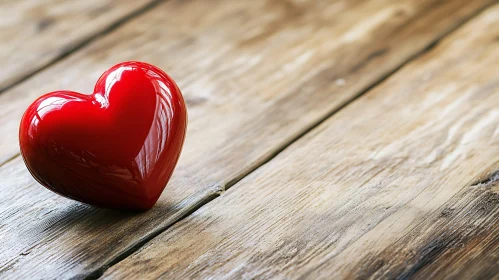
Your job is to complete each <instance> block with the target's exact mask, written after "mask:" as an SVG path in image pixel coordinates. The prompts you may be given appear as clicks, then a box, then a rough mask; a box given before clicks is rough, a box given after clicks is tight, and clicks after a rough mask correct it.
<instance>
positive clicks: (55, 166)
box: [19, 62, 187, 209]
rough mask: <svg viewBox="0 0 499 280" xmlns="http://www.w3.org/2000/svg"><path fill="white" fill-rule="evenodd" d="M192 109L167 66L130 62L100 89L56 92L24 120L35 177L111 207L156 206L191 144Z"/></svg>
mask: <svg viewBox="0 0 499 280" xmlns="http://www.w3.org/2000/svg"><path fill="white" fill-rule="evenodd" d="M186 126H187V111H186V108H185V104H184V100H183V98H182V94H181V93H180V90H179V88H178V87H177V85H176V84H175V82H174V81H173V80H172V79H171V78H170V77H169V76H168V75H167V74H165V73H164V72H163V71H161V70H160V69H159V68H157V67H155V66H152V65H150V64H146V63H142V62H125V63H121V64H118V65H116V66H114V67H112V68H111V69H109V70H107V71H106V72H105V73H104V74H103V75H102V76H101V77H100V78H99V80H98V81H97V84H96V85H95V89H94V93H93V94H91V95H84V94H80V93H76V92H70V91H56V92H52V93H48V94H46V95H44V96H42V97H40V98H38V99H37V100H36V101H35V102H33V104H31V105H30V106H29V107H28V109H27V110H26V112H25V113H24V116H23V118H22V120H21V127H20V131H19V142H20V146H21V154H22V156H23V158H24V162H25V163H26V166H27V167H28V169H29V171H30V172H31V174H32V175H33V177H35V179H36V180H37V181H38V182H39V183H40V184H42V185H43V186H45V187H47V188H48V189H50V190H52V191H54V192H56V193H58V194H61V195H63V196H66V197H69V198H72V199H75V200H78V201H81V202H84V203H88V204H92V205H96V206H101V207H108V208H118V209H149V208H151V207H152V206H153V205H154V204H155V203H156V201H157V200H158V199H159V197H160V195H161V193H162V192H163V189H164V188H165V186H166V184H167V183H168V180H169V179H170V176H171V175H172V173H173V169H174V168H175V165H176V164H177V161H178V158H179V156H180V151H181V150H182V145H183V142H184V137H185V131H186Z"/></svg>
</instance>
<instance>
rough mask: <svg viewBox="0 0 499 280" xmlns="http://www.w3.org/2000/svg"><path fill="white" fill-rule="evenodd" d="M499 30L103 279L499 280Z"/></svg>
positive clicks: (472, 30) (432, 63)
mask: <svg viewBox="0 0 499 280" xmlns="http://www.w3.org/2000/svg"><path fill="white" fill-rule="evenodd" d="M498 25H499V5H498V6H495V7H494V8H493V9H491V10H489V11H487V12H486V13H484V14H481V15H480V16H479V18H477V19H475V20H473V22H472V23H470V24H468V25H466V26H465V27H463V28H462V29H460V30H458V32H456V33H454V34H453V35H452V36H450V37H449V38H448V39H446V40H444V41H443V42H442V43H441V44H439V45H438V46H437V47H436V48H435V49H433V50H432V51H430V52H429V53H427V54H426V55H424V56H423V57H421V58H420V59H417V60H416V61H414V62H412V63H410V64H408V65H407V66H406V67H404V68H403V69H402V70H401V71H399V72H398V73H396V74H395V75H393V76H392V77H390V78H389V79H388V80H387V81H386V82H384V83H382V84H381V85H380V86H379V87H376V88H375V89H374V90H372V91H370V92H369V93H367V94H366V95H364V96H363V97H361V98H360V99H358V100H357V101H355V102H353V103H352V104H350V105H349V106H348V107H346V108H345V109H344V110H341V111H340V112H339V113H337V114H335V115H334V116H333V117H331V118H329V119H328V120H327V121H326V122H324V123H322V124H321V125H320V126H318V127H317V128H316V129H314V130H313V131H312V132H311V133H308V134H307V135H305V136H304V137H302V138H301V139H300V140H298V141H297V142H295V143H294V144H292V145H291V146H290V147H289V148H288V149H286V150H284V151H283V152H282V153H280V154H279V155H278V156H277V157H275V158H274V159H273V160H271V161H270V162H268V163H267V164H266V165H264V166H262V167H261V168H259V169H257V170H256V171H255V172H253V173H252V174H250V175H248V176H247V177H245V178H243V179H242V180H241V181H240V182H239V183H237V184H236V185H235V186H233V187H232V188H230V189H229V190H227V191H226V192H225V193H224V194H223V195H222V196H221V197H220V198H217V199H215V200H213V201H211V202H210V203H208V204H207V205H205V206H203V207H202V208H200V209H199V210H198V211H196V212H195V213H193V214H192V215H191V216H189V217H187V218H186V219H184V220H182V221H180V222H179V223H177V224H175V225H174V226H173V227H171V228H170V229H168V230H167V231H165V232H164V233H163V234H161V235H160V236H158V237H157V238H155V239H153V240H152V241H151V242H149V243H148V244H146V245H145V246H144V247H142V248H141V249H140V250H139V251H137V252H136V253H134V254H132V255H131V256H130V257H128V258H127V259H125V260H123V261H122V262H120V263H118V264H117V265H115V266H113V267H111V268H110V269H109V270H108V271H107V272H106V274H104V277H103V278H105V279H133V278H136V277H139V276H140V277H141V278H145V279H155V278H156V277H161V278H164V279H200V278H208V277H209V278H213V279H219V278H231V279H232V278H233V279H241V278H244V279H254V278H257V279H274V278H275V279H295V278H300V279H301V278H308V279H319V278H320V279H341V278H349V277H352V278H354V277H355V278H356V277H358V278H361V279H362V278H365V277H368V276H375V277H374V278H377V277H376V276H385V277H387V278H390V279H395V278H397V279H398V278H400V279H406V277H409V276H421V277H420V278H421V279H433V276H435V278H436V279H440V277H442V276H452V275H455V274H452V275H447V274H446V273H447V272H452V271H453V269H455V268H458V269H457V270H456V271H455V272H456V273H461V274H458V275H459V276H463V275H468V276H484V275H485V276H492V275H495V274H496V273H498V272H499V267H498V266H497V259H498V257H497V252H498V251H497V246H498V242H497V239H496V238H497V228H496V226H497V225H498V216H499V198H498V197H499V194H498V188H497V186H495V184H497V182H498V178H499V176H498V175H497V171H496V172H491V170H496V169H495V168H499V164H498V159H497V157H496V156H494V155H497V154H499V125H498V124H499V110H498V109H497V108H498V107H499V77H498V76H497V73H498V72H499V48H498V45H499V41H498V40H497V38H499V29H498V28H496V27H497V26H498ZM481 173H484V174H492V175H489V176H488V179H482V180H478V183H477V182H475V183H471V184H469V182H473V181H475V180H474V178H475V177H476V176H477V175H479V174H481ZM485 178H487V176H485ZM480 182H481V183H480ZM470 185H471V186H470ZM438 215H440V217H438ZM415 227H416V230H413V228H415ZM397 240H398V242H397ZM393 244H394V245H393ZM385 249H386V250H385ZM468 264H469V265H470V266H465V265H468ZM425 266H427V267H425ZM470 270H472V271H470ZM417 271H421V272H420V274H414V273H412V272H417ZM477 272H478V273H483V274H475V273H477ZM463 273H469V274H463ZM428 277H430V278H428ZM465 278H466V277H465Z"/></svg>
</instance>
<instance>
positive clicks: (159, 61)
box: [0, 0, 499, 279]
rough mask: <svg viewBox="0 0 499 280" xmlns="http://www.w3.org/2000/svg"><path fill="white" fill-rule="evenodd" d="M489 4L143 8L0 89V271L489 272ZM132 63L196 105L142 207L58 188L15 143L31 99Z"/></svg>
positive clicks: (492, 51)
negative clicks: (182, 139)
mask: <svg viewBox="0 0 499 280" xmlns="http://www.w3.org/2000/svg"><path fill="white" fill-rule="evenodd" d="M494 3H496V1H492V0H477V1H464V0H453V1H438V0H424V1H420V0H403V1H400V0H371V1H347V0H341V1H334V2H332V1H311V0H310V1H296V2H294V1H284V0H279V1H274V0H267V1H264V0H258V1H252V2H251V5H250V4H249V2H247V1H242V0H241V1H229V0H225V1H223V0H212V1H201V0H193V1H165V3H163V4H160V5H153V6H150V7H149V6H147V7H148V8H146V9H142V8H139V12H136V13H137V15H134V16H132V17H130V19H129V20H123V22H121V23H120V25H119V26H115V27H113V28H114V30H112V31H110V32H108V31H106V32H105V33H109V34H106V35H105V36H99V37H96V38H94V39H92V42H91V43H89V44H88V45H86V46H83V47H82V48H80V49H78V50H76V51H74V52H72V53H71V54H69V55H67V56H66V57H64V58H62V59H60V60H59V61H58V62H57V63H55V64H54V65H51V66H50V67H47V68H46V69H44V70H42V71H40V72H39V73H37V74H35V75H33V76H32V77H29V78H27V79H26V80H25V81H24V82H22V83H19V84H18V85H16V86H14V87H12V88H11V89H9V90H7V91H6V92H4V93H2V94H1V95H0V106H1V109H2V110H0V133H1V135H2V136H3V137H2V138H1V139H0V162H2V163H1V164H0V178H2V179H3V180H1V181H0V189H1V190H2V196H0V278H2V279H18V278H43V279H53V278H63V279H67V278H74V277H75V278H98V277H99V276H101V274H102V273H105V275H104V278H105V277H110V278H117V279H121V278H126V279H129V278H141V279H145V278H155V277H158V276H162V277H166V278H183V277H188V278H203V277H213V278H222V277H226V278H241V277H245V278H253V277H256V278H269V277H276V278H281V277H288V278H298V277H301V276H304V277H308V278H311V279H316V278H326V279H328V278H330V277H331V276H341V277H343V278H347V277H359V278H363V277H368V276H373V277H381V276H384V277H398V276H402V277H403V276H420V277H425V276H427V275H428V276H451V275H453V274H454V275H455V273H459V274H458V275H466V274H465V273H467V275H469V276H470V277H471V276H475V277H478V276H484V275H486V276H490V275H494V274H495V273H496V271H497V268H495V266H494V265H495V264H496V263H497V257H496V255H494V254H493V252H494V251H496V250H495V249H497V248H496V247H495V242H494V241H495V239H496V237H497V236H496V235H494V225H496V224H497V223H496V224H494V222H495V221H496V217H497V215H498V214H497V213H496V212H497V210H496V205H495V204H496V203H497V201H498V198H496V195H495V190H494V186H495V182H496V180H497V178H496V175H494V174H495V173H494V170H495V167H497V165H499V164H496V162H497V161H498V160H497V159H496V158H495V156H494V155H495V154H496V152H497V149H498V147H497V145H496V143H497V142H496V140H497V138H496V134H497V133H499V132H496V129H497V131H499V128H497V125H496V124H497V119H498V118H499V112H498V111H497V110H496V109H495V107H497V105H498V102H499V88H498V87H499V80H498V79H499V78H498V77H496V76H497V75H496V73H497V72H498V71H497V70H498V66H497V64H498V62H499V61H498V55H499V53H498V51H497V50H496V49H498V48H497V46H498V42H499V41H498V40H497V37H499V31H497V30H499V29H498V28H497V27H498V26H499V24H498V23H499V20H498V17H499V8H498V7H493V8H490V6H491V4H494ZM136 6H139V5H138V4H136ZM487 8H488V9H487ZM134 9H135V7H134V8H133V9H132V8H130V11H131V10H134ZM483 10H486V11H485V12H483V13H482V11H483ZM207 11H210V12H207ZM471 18H472V20H471V22H470V23H468V24H466V25H465V26H464V27H461V25H462V24H463V23H464V22H466V21H468V20H469V19H471ZM96 26H100V27H99V28H100V29H95V32H97V33H99V32H104V31H105V30H106V29H107V28H109V27H106V26H105V25H104V24H101V25H96ZM103 30H104V31H103ZM243 31H244V32H243ZM449 33H451V34H450V35H449ZM442 38H444V39H443V42H441V43H439V44H438V45H437V47H436V49H431V50H428V48H429V47H430V46H432V45H433V44H434V43H435V42H437V41H439V40H441V39H442ZM426 52H428V53H426ZM123 60H142V61H148V62H151V63H154V64H156V65H157V66H159V67H161V68H163V69H164V70H166V71H167V72H168V73H170V74H171V75H172V76H173V77H174V78H175V79H176V80H177V82H178V84H179V86H180V88H181V89H182V91H183V93H184V95H185V98H186V101H187V105H188V109H189V127H188V135H187V142H186V145H185V148H184V151H183V153H182V156H181V159H180V163H179V166H178V167H177V169H176V171H175V173H174V176H173V178H172V180H171V181H170V183H169V184H168V186H167V188H166V189H165V192H164V194H163V196H162V197H161V199H160V201H159V202H158V204H157V205H156V207H155V208H153V209H152V210H151V211H148V212H145V213H120V212H117V211H111V210H105V209H97V208H93V207H91V206H85V205H82V204H79V203H77V202H73V201H70V200H67V199H65V198H62V197H59V196H57V195H55V194H53V193H51V192H49V191H47V190H45V189H44V188H42V187H41V186H40V185H39V184H37V183H35V181H34V180H33V179H32V178H31V177H30V175H29V174H28V172H27V170H26V168H25V167H24V164H23V162H22V160H21V158H20V157H19V154H18V152H19V151H18V147H17V126H18V122H19V119H20V117H21V115H22V113H23V111H24V109H25V108H26V107H27V106H28V105H29V103H30V102H31V101H32V100H33V99H34V98H36V97H37V96H39V95H41V94H43V93H45V92H48V91H53V90H56V89H71V90H75V91H82V92H89V91H90V90H91V89H92V88H93V83H94V82H95V80H96V79H97V77H98V76H99V75H100V74H101V73H102V72H103V71H104V70H105V69H107V68H108V67H109V66H111V65H113V64H115V63H117V62H120V61H123ZM402 65H406V66H404V67H403V68H402V69H400V70H399V67H401V66H402ZM392 74H393V75H392ZM388 76H390V77H389V78H388V80H387V81H386V82H383V83H382V84H380V85H377V84H378V83H379V82H380V81H382V80H383V79H385V78H386V77H388ZM375 85H377V86H376V87H375V88H374V89H371V87H373V86H375ZM362 94H364V95H363V96H361V97H360V98H359V99H358V100H355V101H353V102H350V101H351V100H352V99H354V98H356V97H358V96H359V95H362ZM339 109H341V110H340V111H339V112H337V111H338V110H339ZM326 118H327V120H326V121H325V122H323V123H321V124H320V125H318V126H317V127H316V125H317V124H318V123H320V122H322V121H323V120H324V119H326ZM274 157H275V158H274ZM269 160H270V161H269ZM487 178H489V179H487ZM241 179H242V180H241ZM240 180H241V181H240ZM480 182H481V183H480ZM234 184H235V185H234ZM230 187H232V188H231V189H229V190H228V191H227V192H224V190H226V189H228V188H230ZM220 194H222V196H221V197H218V196H219V195H220ZM201 206H203V207H202V208H200V207H201ZM198 208H200V209H198ZM482 209H485V210H482ZM196 210H197V211H196ZM442 213H444V214H442ZM175 223H177V224H175ZM172 225H173V226H172ZM158 235H159V236H158ZM392 256H393V258H392ZM455 260H459V261H460V262H461V263H463V264H466V266H463V267H461V266H458V265H456V261H455ZM458 263H459V262H458ZM480 273H482V274H480ZM484 273H485V274H484Z"/></svg>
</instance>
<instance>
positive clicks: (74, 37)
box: [0, 0, 154, 91]
mask: <svg viewBox="0 0 499 280" xmlns="http://www.w3.org/2000/svg"><path fill="white" fill-rule="evenodd" d="M153 2H154V1H153V0H139V1H135V0H125V1H120V0H87V1H65V0H37V1H29V0H21V1H20V0H4V1H0V40H1V41H2V44H1V45H0V63H1V65H2V67H1V68H0V91H2V90H4V89H6V88H8V87H10V86H12V85H13V84H15V83H16V82H19V81H21V80H23V79H24V78H26V76H29V75H31V74H33V73H35V72H36V71H38V70H40V69H41V68H43V67H45V66H47V65H48V64H50V63H51V62H53V61H54V60H57V58H59V57H61V56H64V55H66V54H67V53H68V52H71V51H72V50H73V49H74V48H76V47H77V46H79V45H81V44H83V43H84V42H87V41H89V40H90V39H92V38H93V37H96V36H97V35H99V34H101V33H102V32H105V31H107V30H108V29H110V28H111V27H112V26H114V25H116V24H118V23H120V22H123V21H125V20H126V19H128V18H129V17H130V16H132V15H134V13H137V12H139V11H141V10H143V9H145V8H147V7H148V6H149V5H151V3H153Z"/></svg>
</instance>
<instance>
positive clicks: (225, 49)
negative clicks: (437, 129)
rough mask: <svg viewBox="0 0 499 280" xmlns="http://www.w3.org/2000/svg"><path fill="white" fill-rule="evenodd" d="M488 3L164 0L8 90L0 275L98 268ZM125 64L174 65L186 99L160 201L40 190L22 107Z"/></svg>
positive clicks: (67, 273)
mask: <svg viewBox="0 0 499 280" xmlns="http://www.w3.org/2000/svg"><path fill="white" fill-rule="evenodd" d="M493 2H495V1H492V0H476V1H465V0H455V1H438V0H424V1H421V0H403V1H401V0H371V1H350V0H342V1H335V2H331V1H275V0H267V1H264V0H259V1H251V3H250V2H248V1H243V0H241V1H230V0H225V1H222V0H213V1H201V0H193V1H169V2H166V3H165V4H162V5H159V6H157V7H156V8H154V9H153V10H152V11H151V12H149V13H147V14H144V15H143V16H141V17H139V18H137V19H136V20H133V21H130V22H129V23H127V24H125V25H123V26H122V27H121V28H119V29H118V30H116V31H115V32H113V33H111V34H109V35H107V36H105V37H103V38H100V39H99V40H98V41H96V42H95V43H92V44H90V45H89V46H87V47H85V48H84V49H82V50H80V51H79V52H78V53H76V54H74V55H72V56H70V57H68V58H66V59H64V60H63V61H61V62H60V63H57V64H56V65H54V66H53V67H50V68H49V69H47V70H46V71H43V72H41V73H39V74H38V75H36V76H34V77H33V78H31V79H30V80H28V81H26V82H25V83H23V84H20V85H19V86H16V87H15V88H12V89H11V90H9V91H7V92H5V93H4V94H2V95H0V104H1V106H2V110H0V133H1V135H2V138H0V162H3V163H2V164H0V165H2V166H1V167H0V174H1V178H3V180H1V181H0V189H2V196H1V197H0V261H1V263H0V267H1V269H0V278H2V279H9V278H28V279H29V278H59V277H62V278H71V277H87V276H91V277H95V276H98V275H99V273H101V272H103V270H104V269H106V267H107V266H109V265H112V264H114V263H116V262H117V261H119V260H121V258H124V257H126V256H127V255H128V254H129V253H130V252H133V251H134V250H135V249H136V248H138V247H140V246H142V245H143V243H144V242H145V241H147V240H149V239H150V238H152V237H153V236H155V235H157V234H159V233H160V232H161V231H163V230H164V229H165V228H167V227H169V226H170V225H171V224H172V223H174V222H175V221H178V220H179V219H181V218H182V217H184V216H186V215H188V214H190V213H191V212H192V211H193V210H194V209H196V208H198V207H199V206H200V205H202V204H204V203H206V202H208V201H209V200H211V199H213V198H214V197H215V196H217V195H218V193H219V192H220V191H222V190H224V189H225V188H227V187H228V186H231V185H232V184H233V183H234V182H236V181H238V180H239V179H240V178H241V177H243V176H245V175H246V174H248V173H249V172H251V171H252V170H254V169H255V168H256V167H258V166H260V165H261V164H263V163H264V162H265V161H267V160H268V159H269V158H271V157H272V156H273V155H274V154H275V153H277V152H279V151H280V150H281V149H282V148H284V147H285V146H286V145H288V144H289V143H290V142H292V141H294V140H295V139H296V138H297V137H300V136H301V135H302V134H303V133H305V132H307V130H308V129H309V128H310V127H313V126H314V125H315V124H316V123H317V122H319V121H320V120H322V119H324V118H326V117H327V116H328V115H329V114H331V113H332V112H334V111H335V110H336V109H337V108H339V107H341V106H342V105H343V104H345V103H346V102H348V101H349V100H350V99H352V98H354V97H355V96H357V95H359V94H361V93H362V92H363V91H364V90H366V89H367V88H369V87H370V86H371V85H373V84H375V83H377V82H378V81H379V80H380V79H382V78H384V77H385V76H387V75H389V74H391V73H392V72H393V71H394V70H396V69H397V68H398V67H399V66H400V65H402V64H403V63H404V62H406V61H407V60H408V59H410V58H411V57H413V56H415V55H416V54H418V53H420V52H422V51H424V50H425V49H426V48H427V47H428V46H430V45H431V44H432V43H433V42H435V41H436V40H438V39H439V38H441V37H442V36H445V35H446V34H447V33H448V32H449V31H450V30H452V29H454V28H456V27H457V26H458V25H459V24H461V23H462V22H464V21H465V20H466V19H468V18H470V17H472V16H474V15H475V14H476V13H477V12H478V11H480V10H482V9H483V8H485V7H487V6H488V5H489V4H491V3H493ZM207 11H210V12H207ZM131 59H135V60H142V61H148V62H151V63H154V64H156V65H158V66H159V67H161V68H163V69H165V70H166V71H167V72H169V73H170V74H171V75H172V76H173V77H174V78H176V80H177V82H178V83H179V85H180V88H182V90H183V92H184V95H185V97H186V101H187V104H188V107H189V119H190V121H189V128H188V135H187V139H186V140H187V142H186V145H185V148H184V152H183V154H182V156H181V159H180V162H179V166H178V167H177V169H176V171H175V173H174V176H173V178H172V180H171V182H170V183H169V185H168V187H167V188H166V190H165V193H164V195H163V196H162V198H161V199H160V201H159V202H158V204H157V206H156V207H155V208H153V209H152V210H151V211H149V212H145V213H135V214H134V213H119V212H115V211H109V210H103V209H95V208H93V207H89V206H84V205H82V204H79V203H77V202H73V201H70V200H67V199H64V198H61V197H59V196H57V195H55V194H53V193H51V192H49V191H47V190H45V189H43V188H42V187H41V186H40V185H39V184H37V183H36V182H34V180H33V179H31V177H30V175H29V174H28V172H27V170H26V169H25V167H24V165H23V163H22V160H21V158H20V157H19V156H18V147H17V127H18V122H19V119H20V117H21V114H22V113H23V111H24V109H25V108H26V107H27V106H28V104H29V103H30V102H31V101H32V100H33V99H34V98H35V97H37V96H39V95H40V94H42V93H45V92H48V91H52V90H56V89H71V90H76V91H81V92H89V91H90V90H91V89H92V88H93V83H94V82H95V80H96V79H97V78H98V76H99V75H100V74H101V73H102V72H103V71H104V70H105V69H107V68H108V67H109V66H111V65H113V64H115V63H117V62H120V61H123V60H131ZM318 150H319V149H316V151H318ZM321 168H323V167H322V166H321ZM373 168H374V167H373ZM298 173H299V171H297V174H298ZM295 175H296V174H295ZM278 209H279V208H276V210H278ZM220 214H221V213H220ZM249 218H250V220H251V219H254V218H251V217H249Z"/></svg>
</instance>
